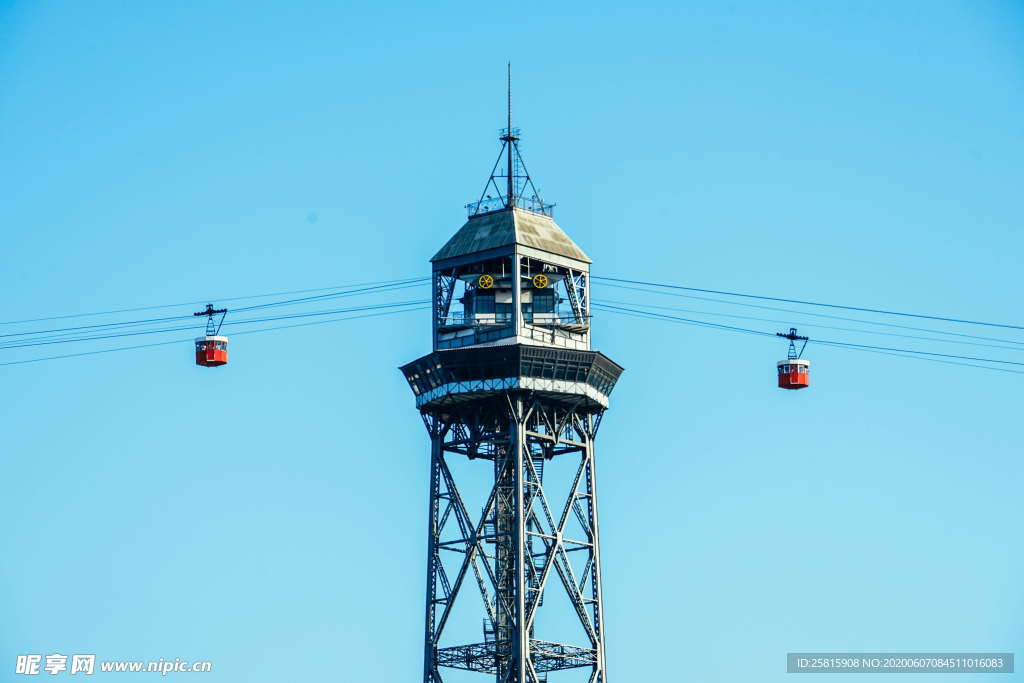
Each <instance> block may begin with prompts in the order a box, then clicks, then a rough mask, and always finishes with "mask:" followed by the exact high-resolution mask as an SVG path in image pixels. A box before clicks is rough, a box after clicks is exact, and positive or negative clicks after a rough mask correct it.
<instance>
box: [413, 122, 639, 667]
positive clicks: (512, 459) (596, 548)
mask: <svg viewBox="0 0 1024 683" xmlns="http://www.w3.org/2000/svg"><path fill="white" fill-rule="evenodd" d="M509 118H510V121H509V124H510V125H509V127H508V128H506V129H504V130H503V131H502V135H501V141H502V151H501V153H500V154H499V157H498V161H497V162H496V163H495V167H494V170H492V173H491V177H490V179H489V180H488V184H487V186H486V187H485V190H484V193H483V195H481V198H480V201H478V202H475V203H473V204H470V205H469V206H468V207H467V208H468V209H469V220H468V221H467V222H466V224H465V225H463V226H462V228H461V229H460V230H459V231H458V232H457V233H456V234H455V235H454V236H453V237H452V238H451V239H450V240H449V241H448V243H447V244H445V246H444V247H443V248H442V249H441V250H440V251H439V252H438V253H437V254H436V255H435V256H434V258H433V259H431V261H432V264H433V349H434V350H433V352H432V353H430V354H428V355H426V356H424V357H422V358H420V359H418V360H416V361H413V362H412V363H409V364H408V365H405V366H403V367H402V368H401V370H402V373H403V374H404V375H405V377H406V379H407V380H408V382H409V385H410V387H411V388H412V390H413V393H414V394H415V396H416V407H417V408H418V409H419V411H420V414H421V416H422V418H423V421H424V423H425V425H426V427H427V431H428V433H429V434H430V440H431V452H430V504H429V527H428V529H429V530H428V553H427V595H426V624H425V633H424V667H423V680H424V683H441V681H442V680H443V679H442V667H451V668H456V669H463V670H468V671H475V672H481V673H488V674H491V675H493V676H495V679H496V680H497V681H498V682H499V683H542V682H544V681H547V674H548V672H551V671H559V670H563V669H580V670H582V671H581V672H580V673H583V672H585V673H586V674H587V676H585V677H584V678H583V679H582V680H586V681H589V682H590V683H606V681H607V674H606V670H605V650H604V614H603V610H602V602H601V562H600V557H601V553H600V542H599V533H598V506H597V489H596V479H595V450H594V440H595V437H596V435H597V430H598V426H599V425H600V423H601V418H602V415H603V414H604V411H605V409H606V408H607V407H608V396H609V394H610V393H611V391H612V388H613V387H614V385H615V383H616V381H617V380H618V378H619V375H620V374H621V372H622V368H621V367H619V366H618V365H616V364H615V363H614V362H612V361H611V360H610V359H608V358H607V357H606V356H604V355H603V354H601V353H600V352H598V351H593V350H591V349H590V321H591V316H590V303H589V302H590V283H589V270H590V259H589V258H588V257H587V256H586V254H584V253H583V251H582V250H581V249H580V248H579V247H578V246H576V244H575V243H574V242H573V241H572V240H571V239H570V238H569V236H568V235H566V234H565V233H564V232H563V231H562V230H561V228H559V227H558V226H557V225H556V224H555V222H554V220H553V219H552V217H551V209H552V206H551V205H547V204H544V202H543V201H542V200H541V199H540V197H539V195H538V194H537V191H536V189H535V188H534V187H533V183H532V181H531V180H530V177H529V175H528V174H527V173H526V168H525V165H524V164H523V163H522V158H521V156H520V154H519V148H518V140H519V135H518V133H519V131H518V130H517V129H513V128H512V127H511V116H510V117H509ZM502 167H504V168H502ZM501 181H504V182H501ZM502 186H504V187H502ZM492 187H493V188H494V191H495V194H496V196H489V195H487V192H488V191H489V190H490V189H491V188H492ZM459 309H461V310H459ZM466 458H468V459H470V460H473V461H479V465H476V464H475V463H474V466H476V467H480V466H483V465H484V464H485V463H486V464H487V465H489V466H490V468H492V470H493V479H491V477H490V475H489V474H488V479H487V480H488V482H490V486H489V488H490V492H489V494H487V495H486V498H485V500H484V501H483V502H482V509H481V508H479V507H475V506H471V505H470V504H469V503H468V502H467V500H466V498H465V497H464V495H463V491H462V490H460V483H461V482H460V483H457V482H456V476H455V473H454V470H457V469H458V468H456V467H453V466H452V465H453V464H455V463H454V461H453V459H458V460H465V459H466ZM553 460H555V461H557V462H556V463H553V462H552V461H553ZM567 460H571V463H572V466H571V467H568V468H565V469H564V470H563V471H565V472H575V474H574V475H571V476H569V477H568V479H569V481H568V482H565V481H564V479H563V482H562V485H560V486H559V487H557V488H556V487H555V485H553V484H549V485H548V487H547V488H545V478H544V468H545V463H548V467H549V469H550V468H553V467H554V466H555V465H556V464H557V465H558V466H559V467H562V466H563V465H565V464H566V463H567ZM459 467H463V465H461V464H460V465H459ZM549 478H550V477H549ZM476 509H481V513H480V514H479V515H475V514H474V510H476ZM451 558H454V560H453V559H451ZM466 584H470V585H471V586H472V585H473V584H475V588H469V590H468V591H467V589H466ZM475 590H479V594H480V598H481V600H480V601H475V600H474V601H475V602H478V603H479V604H480V605H481V607H482V609H481V610H480V611H481V613H480V614H479V617H478V618H479V619H481V620H482V622H483V629H482V631H483V633H482V634H481V638H482V639H480V638H478V639H477V642H472V643H469V644H466V643H465V642H460V641H456V642H455V643H454V644H447V640H448V639H447V638H446V635H448V634H449V633H450V632H451V631H452V630H454V629H453V622H454V621H457V620H458V617H457V616H453V614H454V612H453V609H454V607H455V605H456V602H457V599H459V598H460V596H462V595H463V594H464V593H466V592H474V591H475ZM545 590H547V591H548V593H549V594H550V593H551V592H552V591H560V592H562V593H563V594H564V596H566V597H567V598H568V600H567V601H565V600H562V605H563V611H565V612H567V613H568V614H567V618H568V619H569V620H571V621H572V622H573V623H572V624H571V625H572V626H573V628H575V629H576V632H577V634H578V639H577V640H576V641H575V642H554V641H552V640H545V639H544V638H543V635H544V634H543V633H542V632H541V629H540V628H539V626H538V623H539V622H538V619H537V617H538V615H539V614H540V613H541V612H542V611H544V610H542V606H543V604H544V595H545ZM550 602H551V600H550V596H549V604H550ZM565 605H569V607H565ZM556 607H557V605H556ZM459 614H461V615H462V617H463V618H464V617H465V613H464V612H460V613H459ZM564 621H565V617H563V622H562V623H564ZM577 622H578V623H577ZM475 623H476V624H479V623H480V621H476V622H475ZM462 626H463V632H465V629H464V624H463V625H462ZM474 628H475V627H474ZM578 675H580V674H579V673H578V674H577V676H578Z"/></svg>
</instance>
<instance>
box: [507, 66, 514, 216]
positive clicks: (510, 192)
mask: <svg viewBox="0 0 1024 683" xmlns="http://www.w3.org/2000/svg"><path fill="white" fill-rule="evenodd" d="M507 66H508V75H507V77H506V82H507V83H508V106H507V107H506V111H507V112H508V128H506V129H505V130H506V133H505V136H506V137H507V138H508V140H507V141H506V143H505V152H506V154H505V160H506V165H507V168H506V171H505V175H506V176H507V180H508V183H507V185H508V189H507V194H506V195H505V197H506V200H505V206H506V207H507V208H509V209H511V208H513V207H514V206H515V205H516V192H515V182H514V178H513V175H512V140H514V139H515V138H514V137H513V136H512V62H508V64H507Z"/></svg>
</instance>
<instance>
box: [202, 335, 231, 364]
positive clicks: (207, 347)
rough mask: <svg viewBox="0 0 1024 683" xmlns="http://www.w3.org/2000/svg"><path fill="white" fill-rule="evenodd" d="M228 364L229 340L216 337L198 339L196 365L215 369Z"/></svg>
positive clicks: (209, 336) (208, 336)
mask: <svg viewBox="0 0 1024 683" xmlns="http://www.w3.org/2000/svg"><path fill="white" fill-rule="evenodd" d="M227 362H228V338H227V337H218V336H216V335H206V336H204V337H197V338H196V365H202V366H203V367H207V368H215V367H217V366H218V365H227Z"/></svg>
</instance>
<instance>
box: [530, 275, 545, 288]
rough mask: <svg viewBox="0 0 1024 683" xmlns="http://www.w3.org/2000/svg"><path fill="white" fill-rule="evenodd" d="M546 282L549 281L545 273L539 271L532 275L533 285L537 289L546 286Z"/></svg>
mask: <svg viewBox="0 0 1024 683" xmlns="http://www.w3.org/2000/svg"><path fill="white" fill-rule="evenodd" d="M548 284H549V282H548V276H547V275H544V274H543V273H540V274H537V275H534V276H533V286H534V287H536V288H537V289H544V288H545V287H547V286H548Z"/></svg>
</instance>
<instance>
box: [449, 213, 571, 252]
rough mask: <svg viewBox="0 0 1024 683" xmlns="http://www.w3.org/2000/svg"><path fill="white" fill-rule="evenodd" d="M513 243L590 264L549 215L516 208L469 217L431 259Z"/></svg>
mask: <svg viewBox="0 0 1024 683" xmlns="http://www.w3.org/2000/svg"><path fill="white" fill-rule="evenodd" d="M512 244H520V245H523V246H527V247H533V248H534V249H540V250H542V251H546V252H548V253H551V254H556V255H558V256H565V257H567V258H571V259H575V260H577V261H583V262H585V263H590V258H589V257H588V256H587V255H586V254H585V253H583V250H582V249H580V248H579V247H578V246H576V243H575V242H573V241H572V238H570V237H569V236H568V235H567V234H565V232H564V231H563V230H562V229H561V228H560V227H558V224H557V223H555V221H554V219H553V218H551V216H546V215H544V214H540V213H535V212H533V211H527V210H525V209H520V208H519V207H510V208H506V209H503V210H500V211H492V212H490V213H482V214H477V215H476V216H470V218H469V220H468V221H466V224H465V225H463V226H462V227H461V228H460V229H459V231H458V232H457V233H455V234H454V235H453V236H452V238H451V239H450V240H448V242H447V244H445V245H444V246H443V247H441V251H439V252H437V253H436V254H435V255H434V258H432V259H430V260H431V261H444V260H447V259H450V258H455V257H458V256H466V255H468V254H475V253H477V252H481V251H487V250H488V249H496V248H498V247H505V246H509V245H512Z"/></svg>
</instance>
